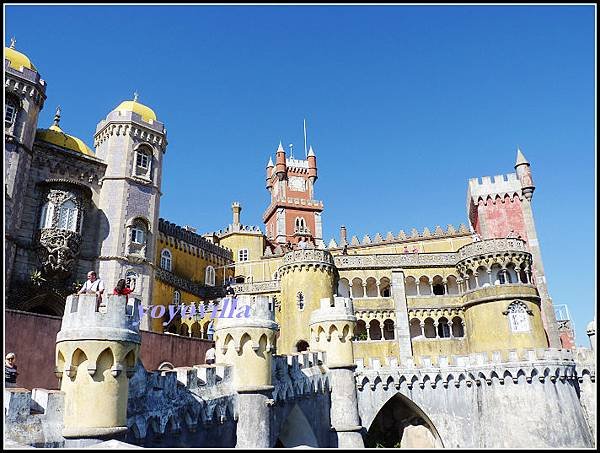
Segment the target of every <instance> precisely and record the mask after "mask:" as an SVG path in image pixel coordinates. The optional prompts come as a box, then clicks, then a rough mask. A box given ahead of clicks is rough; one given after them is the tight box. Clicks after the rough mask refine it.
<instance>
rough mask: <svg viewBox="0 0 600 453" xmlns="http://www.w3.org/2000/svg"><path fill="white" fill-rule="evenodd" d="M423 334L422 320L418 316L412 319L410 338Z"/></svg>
mask: <svg viewBox="0 0 600 453" xmlns="http://www.w3.org/2000/svg"><path fill="white" fill-rule="evenodd" d="M422 336H423V330H422V329H421V321H420V320H419V319H418V318H413V319H411V320H410V338H419V337H422Z"/></svg>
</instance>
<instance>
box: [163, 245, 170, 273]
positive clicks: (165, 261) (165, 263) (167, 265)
mask: <svg viewBox="0 0 600 453" xmlns="http://www.w3.org/2000/svg"><path fill="white" fill-rule="evenodd" d="M171 265H172V258H171V252H170V251H169V249H164V250H163V251H162V252H160V267H162V268H163V269H164V270H166V271H169V272H170V271H171Z"/></svg>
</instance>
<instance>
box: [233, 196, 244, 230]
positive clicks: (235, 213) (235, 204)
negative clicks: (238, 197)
mask: <svg viewBox="0 0 600 453" xmlns="http://www.w3.org/2000/svg"><path fill="white" fill-rule="evenodd" d="M231 210H232V211H233V224H234V225H239V224H240V212H242V207H241V206H240V204H239V203H238V202H237V201H234V202H233V203H232V204H231Z"/></svg>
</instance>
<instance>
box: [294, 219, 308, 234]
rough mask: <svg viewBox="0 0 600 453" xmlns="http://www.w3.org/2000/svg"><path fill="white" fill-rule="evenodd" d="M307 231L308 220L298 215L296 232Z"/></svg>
mask: <svg viewBox="0 0 600 453" xmlns="http://www.w3.org/2000/svg"><path fill="white" fill-rule="evenodd" d="M304 232H306V220H304V218H303V217H296V233H304Z"/></svg>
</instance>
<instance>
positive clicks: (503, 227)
mask: <svg viewBox="0 0 600 453" xmlns="http://www.w3.org/2000/svg"><path fill="white" fill-rule="evenodd" d="M474 217H475V219H474V220H475V222H474V225H473V227H474V228H475V231H477V232H478V233H479V234H481V223H485V225H486V226H487V235H486V236H485V237H483V235H482V239H493V238H505V237H506V236H507V235H508V234H509V233H510V230H511V229H514V230H515V232H516V233H517V234H520V235H521V238H522V239H524V240H525V241H526V240H527V232H526V230H525V220H524V219H523V211H522V210H521V200H520V199H519V198H518V197H517V196H515V197H513V198H512V199H511V198H509V197H505V198H504V199H500V198H496V199H495V200H491V199H488V200H486V201H485V202H484V201H483V200H479V206H478V207H477V215H476V216H474Z"/></svg>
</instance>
